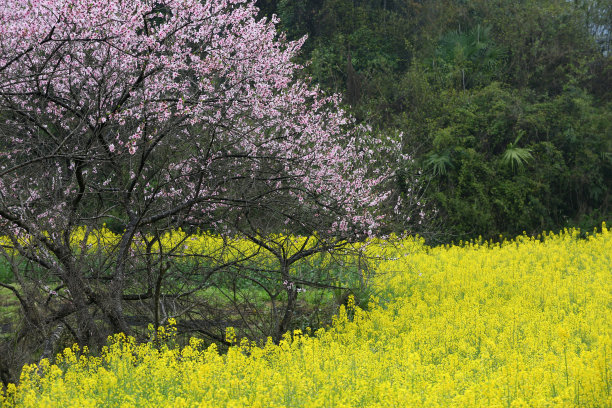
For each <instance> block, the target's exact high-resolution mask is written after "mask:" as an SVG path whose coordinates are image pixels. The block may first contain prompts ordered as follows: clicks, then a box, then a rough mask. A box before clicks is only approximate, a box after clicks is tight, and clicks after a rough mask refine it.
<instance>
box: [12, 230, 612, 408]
mask: <svg viewBox="0 0 612 408" xmlns="http://www.w3.org/2000/svg"><path fill="white" fill-rule="evenodd" d="M367 251H369V252H370V254H371V255H375V256H377V257H378V258H379V261H378V265H377V272H378V273H377V276H376V278H375V282H374V283H373V285H374V288H375V291H376V293H377V296H373V297H372V299H371V301H370V305H369V307H368V310H367V311H365V310H362V309H360V308H359V307H357V306H355V304H354V302H353V301H352V299H349V302H348V305H347V306H346V307H345V306H342V307H341V308H340V310H339V313H338V315H337V316H336V318H335V319H334V323H333V325H332V327H330V328H328V329H326V330H323V329H321V330H318V331H316V332H313V333H309V332H306V333H302V332H300V331H296V332H293V333H288V334H287V335H286V336H285V338H284V340H283V341H281V343H280V344H278V345H275V344H273V343H271V342H268V343H267V344H261V345H256V344H252V343H250V342H249V341H247V340H240V339H236V338H235V335H234V331H233V330H232V329H231V328H228V330H227V338H228V340H230V341H231V342H232V343H234V346H233V347H230V349H229V351H228V352H227V353H225V354H221V353H219V352H218V350H217V349H216V347H215V346H210V347H203V345H202V342H201V341H199V340H197V339H192V340H191V341H190V343H189V345H187V346H185V347H182V348H180V347H175V346H173V345H172V344H173V343H172V338H173V332H174V326H173V325H172V323H173V322H171V324H170V325H169V326H167V327H166V328H162V329H161V330H162V331H163V332H162V333H161V334H162V335H163V336H164V337H165V338H167V339H168V342H167V345H166V346H163V347H162V348H161V349H156V348H155V347H153V346H152V344H136V343H135V341H134V340H133V339H131V338H126V337H125V336H123V335H121V334H119V335H116V336H114V338H112V339H111V340H110V343H109V346H108V347H107V348H106V349H105V350H104V351H103V353H102V354H101V355H99V356H94V355H90V354H89V353H88V352H87V350H79V349H78V348H77V347H76V346H75V347H73V348H72V349H66V350H65V351H64V352H63V353H61V355H60V356H58V359H57V361H55V363H54V364H53V365H51V364H50V363H48V362H46V361H43V363H42V364H41V366H40V367H36V366H26V367H25V368H24V369H23V373H22V376H21V381H20V383H19V385H18V386H15V385H11V386H10V387H9V389H8V390H7V391H6V393H5V395H4V396H0V405H2V406H3V407H15V406H19V407H22V406H23V407H162V406H163V407H194V406H195V407H406V406H414V407H440V406H454V407H552V406H568V407H574V406H578V407H582V406H584V407H610V406H612V394H611V392H612V390H611V386H612V384H611V382H612V232H611V231H610V230H608V229H607V228H606V226H605V225H604V226H603V227H602V231H601V232H599V233H597V234H593V235H589V236H588V237H587V238H586V239H585V238H579V232H578V231H576V230H567V231H564V232H562V233H560V234H544V235H542V236H540V237H537V238H530V237H527V236H520V237H518V238H516V239H515V240H512V241H506V242H503V243H496V244H492V243H485V244H474V243H471V244H465V245H459V246H442V247H434V248H430V247H427V246H425V245H424V244H423V243H422V242H420V241H418V240H415V239H406V240H403V241H401V242H399V243H396V244H395V245H389V244H387V243H385V242H384V241H379V242H374V243H372V244H371V245H369V246H368V249H367Z"/></svg>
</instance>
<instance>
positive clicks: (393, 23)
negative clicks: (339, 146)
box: [258, 0, 612, 242]
mask: <svg viewBox="0 0 612 408" xmlns="http://www.w3.org/2000/svg"><path fill="white" fill-rule="evenodd" d="M258 5H259V6H260V7H261V9H262V13H263V14H267V15H270V14H272V13H277V14H278V15H279V17H280V19H281V26H282V27H283V28H284V30H285V31H286V32H287V35H288V36H289V38H291V39H293V38H299V37H300V36H303V35H308V40H307V41H306V43H305V46H304V51H303V53H302V56H301V57H302V59H303V60H304V61H309V64H310V65H309V66H308V67H307V72H308V74H309V75H310V76H312V78H313V80H314V81H315V82H317V83H320V84H321V85H322V86H323V87H324V88H325V89H327V90H329V91H338V92H342V93H343V94H344V100H345V103H346V104H347V105H349V106H350V111H351V112H353V113H354V114H355V115H356V116H357V117H358V118H359V119H360V120H362V121H364V122H367V123H369V124H371V125H373V126H374V127H375V128H377V129H379V130H380V131H382V132H390V133H393V132H395V131H398V130H399V131H401V132H403V143H404V148H405V149H406V152H409V153H410V154H416V156H417V158H418V161H419V165H420V166H421V167H422V168H423V169H424V170H425V171H426V175H427V176H428V177H430V178H431V182H430V184H429V189H428V192H427V197H428V198H429V200H430V202H432V203H435V205H436V207H437V208H438V209H439V210H440V220H443V224H444V228H443V229H444V231H440V228H438V229H437V231H436V232H437V234H435V238H436V239H437V240H438V241H446V242H448V241H451V240H457V239H465V238H472V237H475V236H478V235H483V236H485V237H495V236H497V235H498V234H509V235H515V234H520V233H522V231H527V232H529V233H537V232H538V231H540V230H543V229H551V228H552V229H559V228H561V227H563V226H568V225H577V226H583V227H586V228H588V229H591V228H592V227H593V226H596V225H598V223H599V222H601V220H603V219H608V220H609V219H610V214H611V211H612V199H611V192H612V52H611V46H612V40H611V32H612V23H611V22H612V6H611V5H610V3H609V2H604V1H598V0H575V1H564V0H537V1H530V2H526V1H522V2H508V1H501V0H496V1H490V0H477V1H470V2H464V1H457V0H423V1H408V0H405V1H399V0H300V1H293V0H292V1H287V0H259V1H258ZM400 181H401V180H400ZM399 187H400V188H402V184H401V182H400V183H399ZM432 238H433V237H432Z"/></svg>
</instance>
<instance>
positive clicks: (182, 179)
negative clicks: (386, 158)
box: [0, 0, 399, 343]
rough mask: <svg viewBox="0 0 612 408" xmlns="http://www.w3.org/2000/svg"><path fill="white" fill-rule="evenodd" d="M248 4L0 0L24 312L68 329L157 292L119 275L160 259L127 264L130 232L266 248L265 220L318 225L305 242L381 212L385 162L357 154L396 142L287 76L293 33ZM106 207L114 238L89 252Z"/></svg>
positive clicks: (294, 228) (3, 122)
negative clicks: (193, 231)
mask: <svg viewBox="0 0 612 408" xmlns="http://www.w3.org/2000/svg"><path fill="white" fill-rule="evenodd" d="M256 13H257V9H256V7H255V6H254V2H253V1H246V0H206V1H200V0H164V1H162V0H157V1H153V0H28V1H23V0H2V2H1V4H0V22H1V23H0V236H3V237H6V238H5V241H3V242H4V243H3V246H2V254H3V255H4V258H5V260H9V261H11V262H10V265H11V267H12V270H13V273H14V276H15V279H16V280H18V281H19V282H20V283H21V285H18V286H15V285H10V284H6V283H4V284H2V285H3V286H5V287H6V288H8V289H10V290H11V291H13V293H14V294H15V296H17V298H18V299H19V300H20V302H21V303H22V306H23V309H24V311H25V313H26V315H27V319H28V321H29V322H31V324H32V325H33V327H39V328H41V330H42V331H45V330H47V333H48V330H49V329H48V327H54V326H53V325H56V324H57V323H59V322H64V324H66V325H68V326H70V321H74V322H75V323H74V324H73V325H72V326H71V327H70V329H71V331H72V333H73V334H74V335H75V337H76V338H77V340H79V341H80V342H82V343H87V342H89V341H91V339H94V338H102V337H103V335H104V334H105V331H124V332H129V331H130V325H129V324H128V322H127V319H126V313H125V311H124V305H125V304H126V302H129V301H139V302H142V301H143V300H145V299H147V298H152V297H154V295H155V291H154V290H152V289H151V288H152V287H154V286H155V285H152V286H151V285H149V286H148V289H145V292H144V293H135V292H134V290H135V289H134V288H135V286H134V285H135V284H136V283H139V284H142V281H143V280H144V281H147V282H151V281H153V282H154V281H155V280H156V279H161V276H162V275H163V270H164V268H165V264H164V263H159V262H158V263H157V264H156V265H157V266H159V272H157V275H155V276H150V275H147V274H145V273H144V272H143V273H141V274H138V273H137V270H138V268H139V266H138V265H137V264H136V263H135V261H134V258H135V253H134V243H135V242H136V241H138V240H140V241H143V240H144V241H146V240H149V241H147V242H149V244H151V242H152V241H154V240H155V238H151V237H155V236H157V237H159V236H160V235H159V234H160V231H161V232H163V231H166V230H168V229H171V228H178V227H182V228H184V229H188V228H191V227H197V228H201V229H202V230H204V229H206V230H214V231H216V232H219V233H223V234H230V235H231V234H242V236H245V237H248V238H250V239H252V240H253V241H254V242H257V243H259V244H261V245H262V247H263V248H265V249H268V250H270V251H272V252H274V251H275V249H274V247H273V245H272V244H270V243H269V242H268V244H267V243H266V242H264V240H263V238H262V237H264V236H265V234H267V233H269V232H280V231H290V232H295V233H305V234H310V233H312V232H313V231H317V233H318V235H317V237H318V241H317V245H316V249H315V250H314V251H313V252H316V251H323V250H330V249H333V248H334V247H336V246H337V245H341V243H342V242H345V241H346V240H349V241H350V240H355V239H360V238H363V237H365V236H367V235H368V234H372V233H373V231H376V229H377V228H378V227H379V226H380V223H381V216H380V215H377V213H376V208H377V206H379V204H380V203H382V202H383V201H385V200H387V199H389V197H390V196H389V192H388V191H387V189H386V188H385V182H386V181H387V180H388V179H389V177H390V176H391V172H390V171H388V170H385V168H390V167H388V166H387V165H386V164H385V165H378V166H373V165H371V164H372V163H373V161H374V160H375V158H376V157H377V155H378V154H379V153H380V151H386V152H388V153H389V152H394V151H397V150H399V149H398V147H397V145H396V144H394V143H393V142H392V141H389V140H386V141H379V140H377V139H376V138H371V137H369V136H368V132H367V129H364V128H362V127H359V126H355V124H354V123H353V121H352V119H351V118H350V117H348V116H347V115H346V114H345V113H344V112H343V111H342V109H341V108H340V107H339V98H338V97H337V96H325V95H323V94H322V93H321V92H320V91H319V90H318V89H317V88H316V87H313V86H311V85H309V84H308V83H307V81H304V80H298V79H296V77H295V73H296V71H297V70H299V69H300V67H299V66H298V65H296V64H295V63H294V62H292V58H293V57H294V56H295V55H296V52H298V50H299V49H300V46H301V45H302V43H303V41H304V40H300V41H296V42H288V41H286V40H285V39H284V38H283V36H282V35H279V34H278V33H277V32H276V30H275V23H276V21H275V20H274V19H272V20H271V21H267V20H265V19H261V20H258V19H257V18H256ZM104 222H106V223H108V224H113V225H114V226H115V229H116V230H117V232H119V234H120V238H119V239H118V240H117V241H114V242H113V243H112V244H111V243H109V244H108V245H107V247H106V248H105V251H104V253H103V254H102V253H97V254H91V251H88V245H89V244H88V243H89V242H90V240H88V236H91V234H93V233H94V232H95V231H96V230H97V229H99V228H100V227H101V226H102V223H104ZM76 228H85V233H84V236H81V238H79V240H78V242H75V237H74V231H75V229H76ZM156 234H157V235H156ZM147 237H148V238H147ZM266 247H267V248H266ZM148 248H149V249H151V248H152V245H150V246H149V247H148ZM278 251H279V252H278V253H279V254H280V253H281V252H282V251H281V249H278ZM145 252H146V251H145ZM149 252H150V251H149ZM306 255H308V254H306ZM279 256H280V255H279ZM143 259H144V258H143ZM279 259H281V258H279ZM283 259H284V258H283ZM281 260H282V259H281ZM287 261H288V259H285V264H283V267H286V266H288V265H287ZM217 265H218V264H217ZM151 270H152V269H151V268H149V269H147V271H148V272H147V273H151ZM280 273H281V275H282V276H279V282H282V281H283V280H286V281H288V280H290V278H291V277H290V276H289V275H288V273H289V272H288V269H287V268H284V269H283V268H281V270H280ZM46 282H55V283H54V284H55V285H56V286H53V287H48V288H47V287H45V285H47V283H46ZM279 284H280V283H279ZM280 285H282V284H280ZM144 286H146V285H144ZM285 286H286V290H287V291H289V298H290V299H291V298H293V297H294V296H295V297H296V296H297V292H296V288H295V287H290V286H289V285H285ZM139 287H140V286H139ZM190 290H191V289H190ZM41 293H42V294H43V295H44V296H46V297H47V298H46V300H44V299H43V300H42V301H41V300H40V299H39V300H35V299H37V296H38V297H40V296H41ZM157 294H158V295H159V286H158V287H157ZM157 300H159V296H158V298H157ZM41 302H42V303H41ZM35 304H37V305H41V304H44V305H46V306H47V307H46V309H45V310H44V311H40V310H35V309H36V308H35V307H34V305H35ZM155 308H156V311H157V306H155ZM287 310H288V313H289V314H285V315H283V321H284V319H286V318H290V311H291V307H288V309H287ZM68 318H70V319H73V320H70V321H69V320H68ZM157 322H158V318H157V316H156V323H157ZM284 328H286V324H284V323H283V324H280V325H279V326H278V329H279V330H282V329H284Z"/></svg>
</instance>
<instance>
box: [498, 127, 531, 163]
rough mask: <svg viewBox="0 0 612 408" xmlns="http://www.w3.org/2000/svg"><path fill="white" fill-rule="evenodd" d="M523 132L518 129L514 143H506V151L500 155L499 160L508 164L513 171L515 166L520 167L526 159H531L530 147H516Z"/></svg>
mask: <svg viewBox="0 0 612 408" xmlns="http://www.w3.org/2000/svg"><path fill="white" fill-rule="evenodd" d="M524 134H525V132H523V131H522V130H520V131H519V132H518V135H517V136H516V139H515V140H514V143H508V147H507V148H506V151H505V152H504V154H503V155H502V157H501V161H502V163H503V164H505V165H509V166H510V167H511V168H512V171H514V169H515V167H516V168H517V169H518V168H521V167H523V166H524V165H525V163H527V161H528V160H531V159H533V155H532V154H531V149H529V148H526V147H518V142H519V141H520V140H521V138H522V137H523V135H524Z"/></svg>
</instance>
